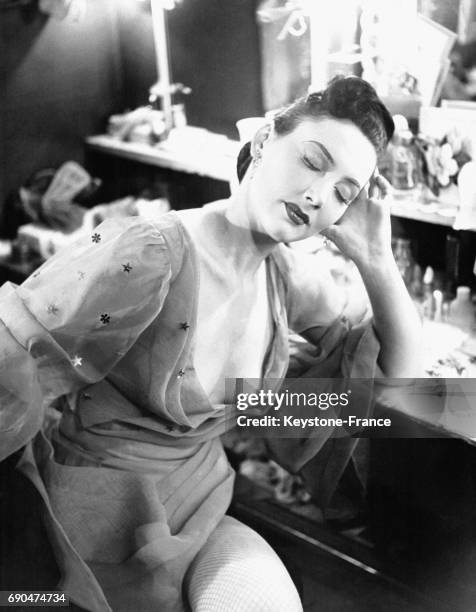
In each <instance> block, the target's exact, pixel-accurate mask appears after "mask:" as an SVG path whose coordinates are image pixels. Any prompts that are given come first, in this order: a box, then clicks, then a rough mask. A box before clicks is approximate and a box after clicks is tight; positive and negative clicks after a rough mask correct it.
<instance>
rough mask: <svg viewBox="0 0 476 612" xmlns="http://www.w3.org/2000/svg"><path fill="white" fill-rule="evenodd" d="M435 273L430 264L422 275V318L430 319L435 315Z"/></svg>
mask: <svg viewBox="0 0 476 612" xmlns="http://www.w3.org/2000/svg"><path fill="white" fill-rule="evenodd" d="M434 280H435V273H434V271H433V268H432V267H431V266H428V267H427V268H426V270H425V274H424V275H423V303H422V315H423V318H424V319H430V320H432V319H433V318H434V316H435V310H436V304H435V296H434V295H433V283H434Z"/></svg>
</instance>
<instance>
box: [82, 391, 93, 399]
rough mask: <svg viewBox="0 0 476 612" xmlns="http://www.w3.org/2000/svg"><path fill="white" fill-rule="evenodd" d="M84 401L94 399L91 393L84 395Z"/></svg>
mask: <svg viewBox="0 0 476 612" xmlns="http://www.w3.org/2000/svg"><path fill="white" fill-rule="evenodd" d="M83 399H85V400H90V399H92V397H91V396H90V395H89V393H83Z"/></svg>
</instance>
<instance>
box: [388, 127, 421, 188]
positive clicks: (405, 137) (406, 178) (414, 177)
mask: <svg viewBox="0 0 476 612" xmlns="http://www.w3.org/2000/svg"><path fill="white" fill-rule="evenodd" d="M390 155H391V157H390V160H389V178H390V182H391V183H392V186H393V187H394V188H395V189H414V188H415V187H416V186H417V184H418V156H417V151H416V148H415V146H414V142H413V134H412V132H411V131H410V130H402V131H399V132H396V133H395V135H394V137H393V139H392V145H391V147H390Z"/></svg>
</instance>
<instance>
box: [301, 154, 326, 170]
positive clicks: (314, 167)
mask: <svg viewBox="0 0 476 612" xmlns="http://www.w3.org/2000/svg"><path fill="white" fill-rule="evenodd" d="M302 160H303V162H304V163H305V164H306V166H307V167H308V168H310V169H311V170H315V171H316V172H321V170H322V168H320V167H319V166H317V165H316V164H315V163H314V162H313V161H312V160H310V159H309V157H306V156H304V157H303V158H302Z"/></svg>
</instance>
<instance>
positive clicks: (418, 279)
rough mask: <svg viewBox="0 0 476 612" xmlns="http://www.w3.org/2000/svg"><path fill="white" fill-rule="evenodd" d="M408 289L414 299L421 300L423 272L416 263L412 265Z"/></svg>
mask: <svg viewBox="0 0 476 612" xmlns="http://www.w3.org/2000/svg"><path fill="white" fill-rule="evenodd" d="M408 290H409V292H410V295H411V296H412V298H413V299H414V300H421V299H422V298H423V272H422V270H421V266H419V265H418V264H415V265H414V266H413V270H412V280H411V283H410V287H409V288H408Z"/></svg>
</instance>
